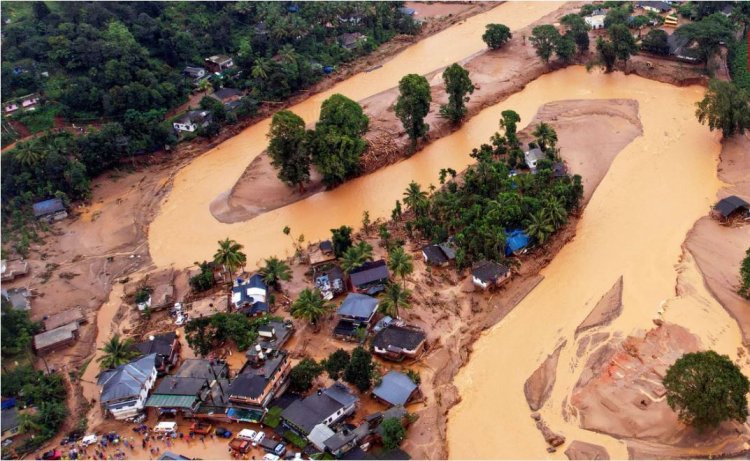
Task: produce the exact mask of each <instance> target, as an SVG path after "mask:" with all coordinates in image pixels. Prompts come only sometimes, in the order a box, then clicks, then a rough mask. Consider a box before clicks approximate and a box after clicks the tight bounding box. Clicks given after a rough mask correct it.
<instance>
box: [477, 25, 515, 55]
mask: <svg viewBox="0 0 750 461" xmlns="http://www.w3.org/2000/svg"><path fill="white" fill-rule="evenodd" d="M511 38H513V34H512V33H511V32H510V28H508V26H506V25H504V24H487V28H486V30H485V31H484V34H482V40H484V43H486V44H487V46H488V47H490V48H492V49H493V50H496V49H498V48H500V47H502V46H503V45H505V44H506V43H507V42H508V40H510V39H511Z"/></svg>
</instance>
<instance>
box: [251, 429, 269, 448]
mask: <svg viewBox="0 0 750 461" xmlns="http://www.w3.org/2000/svg"><path fill="white" fill-rule="evenodd" d="M265 438H266V433H265V432H263V431H258V433H257V434H255V437H254V438H253V446H254V447H257V446H258V444H259V443H260V442H262V441H263V439H265Z"/></svg>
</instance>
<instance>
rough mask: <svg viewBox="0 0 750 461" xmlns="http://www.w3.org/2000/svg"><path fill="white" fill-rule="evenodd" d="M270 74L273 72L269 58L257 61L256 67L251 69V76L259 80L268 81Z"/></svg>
mask: <svg viewBox="0 0 750 461" xmlns="http://www.w3.org/2000/svg"><path fill="white" fill-rule="evenodd" d="M269 72H271V61H269V60H268V59H267V58H258V59H256V60H255V65H253V68H252V69H250V75H251V76H252V77H253V78H257V79H258V80H266V79H267V78H268V74H269Z"/></svg>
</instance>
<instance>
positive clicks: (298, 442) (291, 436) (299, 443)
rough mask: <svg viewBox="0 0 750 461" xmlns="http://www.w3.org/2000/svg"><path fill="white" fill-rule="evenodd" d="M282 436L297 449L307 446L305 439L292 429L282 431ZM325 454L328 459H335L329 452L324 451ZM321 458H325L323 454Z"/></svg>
mask: <svg viewBox="0 0 750 461" xmlns="http://www.w3.org/2000/svg"><path fill="white" fill-rule="evenodd" d="M284 438H285V439H287V440H288V441H290V442H291V443H292V445H294V446H295V447H297V448H299V449H302V448H305V447H306V446H307V440H305V439H304V438H303V437H300V436H299V435H297V434H296V433H295V432H294V431H286V432H285V433H284ZM326 455H328V456H329V457H330V459H335V458H334V457H333V456H331V455H330V453H326ZM322 459H326V458H325V456H324V457H323V458H322Z"/></svg>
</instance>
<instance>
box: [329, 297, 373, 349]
mask: <svg viewBox="0 0 750 461" xmlns="http://www.w3.org/2000/svg"><path fill="white" fill-rule="evenodd" d="M377 309H378V300H377V299H376V298H373V297H371V296H367V295H362V294H359V293H349V294H348V295H347V296H346V299H344V302H343V303H341V306H340V307H339V309H338V311H336V314H338V316H339V322H338V324H337V325H336V327H335V328H334V329H333V336H334V337H336V338H339V339H344V340H356V339H358V335H357V330H358V329H359V328H365V329H367V328H369V326H370V321H371V320H372V317H373V316H374V315H375V311H377Z"/></svg>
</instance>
